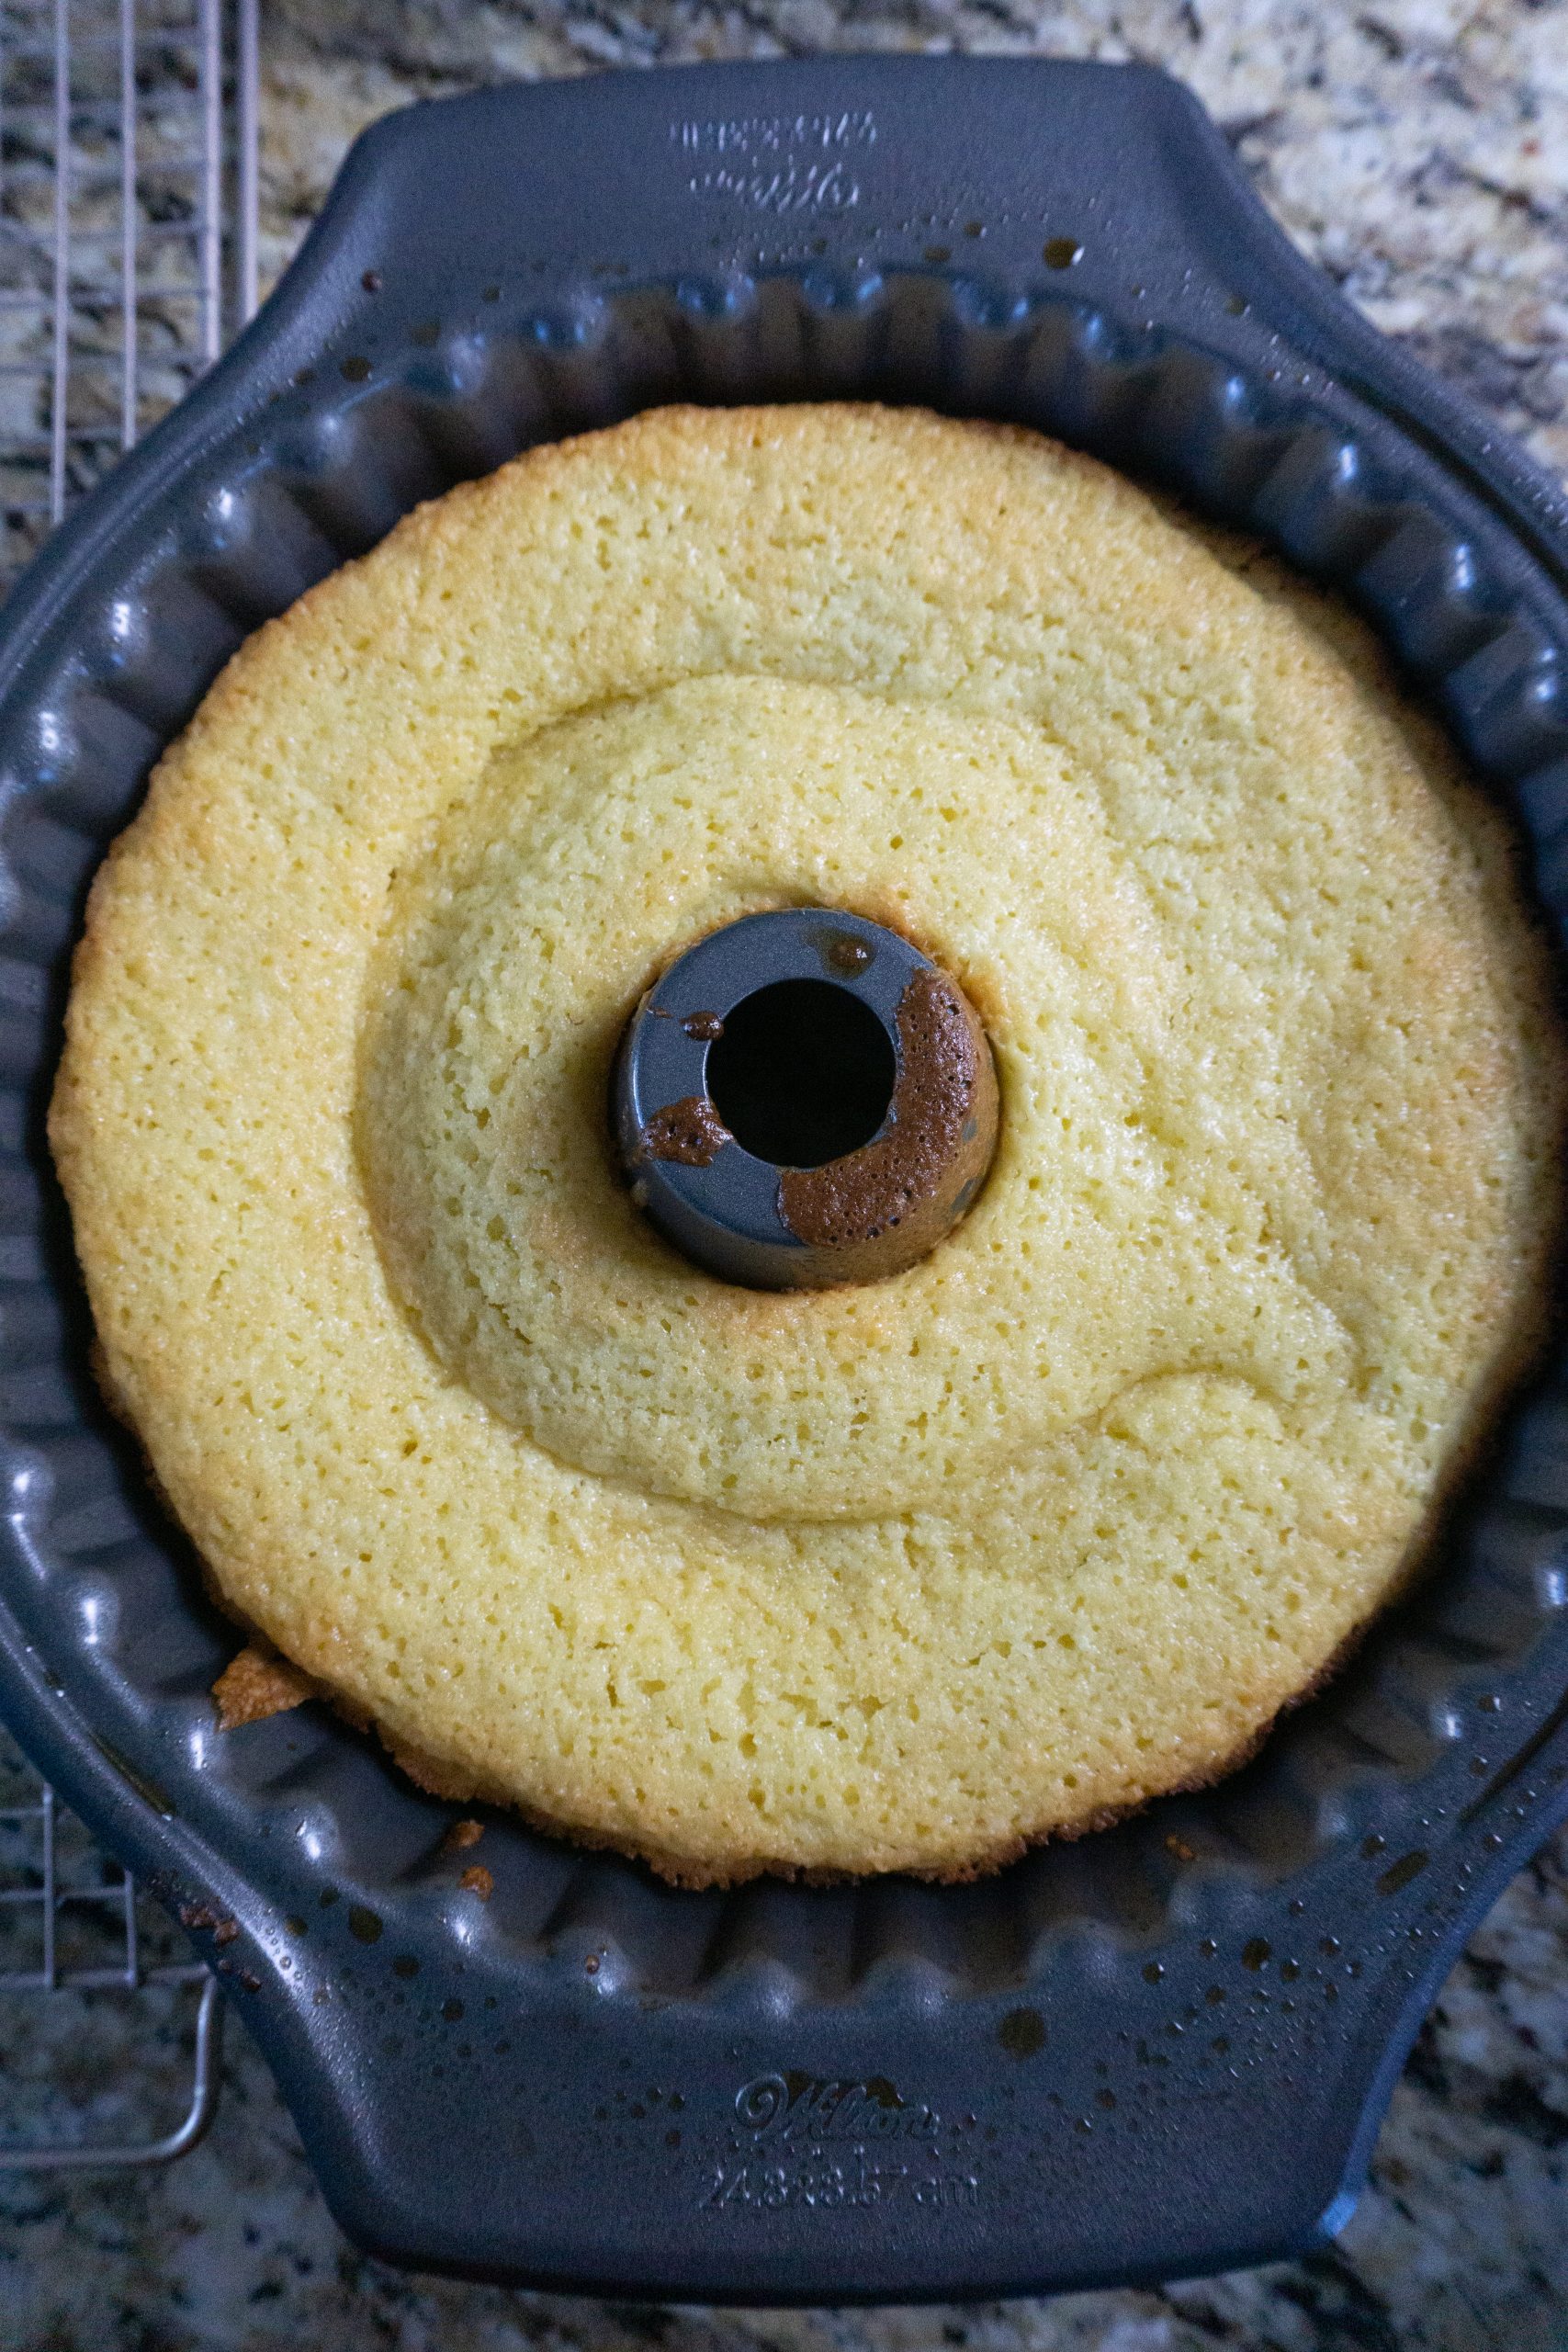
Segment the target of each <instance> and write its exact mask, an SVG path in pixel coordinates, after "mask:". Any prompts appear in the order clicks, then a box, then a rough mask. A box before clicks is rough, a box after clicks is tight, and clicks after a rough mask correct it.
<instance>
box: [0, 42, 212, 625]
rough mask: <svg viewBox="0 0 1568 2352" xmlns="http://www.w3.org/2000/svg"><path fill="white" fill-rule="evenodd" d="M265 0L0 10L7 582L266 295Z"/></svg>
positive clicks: (1, 435)
mask: <svg viewBox="0 0 1568 2352" xmlns="http://www.w3.org/2000/svg"><path fill="white" fill-rule="evenodd" d="M256 6H257V0H0V511H3V537H0V582H9V579H10V578H11V577H13V576H14V575H15V572H16V571H17V570H18V569H19V568H20V565H21V564H22V563H23V562H24V561H25V560H27V558H28V556H29V555H31V554H32V552H33V551H34V549H35V548H36V547H37V546H38V545H39V541H40V540H41V539H42V538H43V537H44V536H45V535H46V534H47V532H48V531H49V530H50V529H51V528H52V526H54V525H55V524H56V523H58V522H59V521H60V520H61V519H62V516H63V515H65V514H66V512H67V511H68V509H69V507H70V506H71V504H72V503H73V500H74V499H75V498H76V497H78V496H79V495H80V494H81V492H83V491H85V490H86V489H88V488H90V487H91V485H92V483H93V482H94V481H96V480H97V479H98V477H99V476H100V475H101V474H102V473H104V472H105V471H106V470H107V468H108V467H109V466H110V465H112V464H113V462H114V460H115V459H116V458H118V456H119V455H120V454H121V452H122V451H124V450H126V449H129V448H130V446H131V444H132V443H133V442H134V441H135V440H137V439H138V437H139V436H140V435H141V434H142V433H143V432H145V431H146V429H147V428H148V426H149V425H150V424H154V423H155V422H156V421H157V419H158V417H160V416H161V415H162V414H163V413H164V411H165V410H166V409H168V408H170V407H172V406H173V404H174V402H175V401H176V400H178V399H179V398H180V396H181V395H182V394H183V393H184V392H186V390H188V389H189V388H190V386H191V384H192V383H194V382H195V380H196V379H197V376H199V375H200V374H201V372H202V370H203V369H204V368H208V367H209V366H210V365H211V363H212V361H213V360H214V359H216V358H217V356H218V355H219V353H220V350H221V349H222V347H223V345H224V343H225V341H226V340H227V339H228V336H229V335H230V334H231V333H232V331H233V330H234V329H235V328H236V327H237V326H238V325H240V324H241V323H242V322H243V320H244V319H246V318H247V317H248V316H249V315H250V312H251V311H253V310H254V307H255V300H256V171H257V139H256V107H257V87H258V84H257V26H256Z"/></svg>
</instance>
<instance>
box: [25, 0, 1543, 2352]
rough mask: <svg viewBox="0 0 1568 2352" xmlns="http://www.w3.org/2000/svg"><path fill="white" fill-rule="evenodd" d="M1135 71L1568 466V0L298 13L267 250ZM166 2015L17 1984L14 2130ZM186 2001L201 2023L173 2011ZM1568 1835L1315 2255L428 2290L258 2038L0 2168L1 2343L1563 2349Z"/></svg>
mask: <svg viewBox="0 0 1568 2352" xmlns="http://www.w3.org/2000/svg"><path fill="white" fill-rule="evenodd" d="M824 48H835V49H849V50H870V49H877V50H887V49H897V50H914V51H919V50H925V51H941V50H945V49H950V48H963V49H968V50H975V51H991V52H993V53H995V52H1001V53H1015V54H1019V55H1059V56H1093V57H1102V58H1122V57H1137V58H1142V59H1145V60H1146V61H1149V62H1156V63H1160V64H1164V65H1166V66H1168V67H1169V68H1170V69H1171V70H1172V71H1174V72H1175V73H1177V74H1179V75H1180V76H1181V77H1182V78H1183V79H1184V80H1186V81H1187V82H1189V83H1190V85H1191V86H1192V87H1193V89H1195V90H1196V92H1197V93H1198V95H1199V96H1201V98H1202V100H1203V101H1204V103H1205V105H1207V106H1208V107H1209V108H1210V110H1211V112H1212V113H1213V115H1214V116H1215V118H1216V119H1218V120H1219V122H1220V123H1221V124H1222V125H1223V126H1224V129H1225V130H1226V133H1227V135H1228V136H1229V137H1230V138H1231V139H1232V141H1233V142H1234V143H1235V146H1236V149H1237V151H1238V153H1240V155H1241V156H1242V158H1243V160H1244V161H1245V163H1246V164H1247V166H1248V167H1249V169H1250V170H1251V171H1252V172H1253V174H1254V175H1255V177H1256V179H1257V182H1258V187H1259V189H1260V191H1261V193H1262V195H1263V197H1264V198H1265V200H1266V201H1267V202H1268V203H1269V206H1270V207H1271V209H1273V210H1274V212H1275V213H1276V215H1277V216H1278V218H1279V219H1280V220H1281V221H1282V222H1283V223H1284V225H1285V227H1286V228H1287V229H1288V230H1289V231H1290V232H1291V233H1292V236H1294V237H1295V238H1296V240H1297V241H1298V243H1300V244H1302V245H1303V248H1304V249H1305V250H1306V251H1307V252H1308V253H1309V254H1311V255H1312V256H1313V257H1314V259H1315V260H1317V261H1318V262H1320V263H1321V264H1322V265H1323V266H1325V268H1327V269H1328V270H1329V271H1330V272H1331V273H1332V274H1333V276H1334V277H1336V279H1337V281H1338V282H1339V284H1340V285H1341V286H1342V287H1343V288H1344V289H1345V291H1346V292H1347V293H1348V295H1349V296H1350V298H1351V299H1352V300H1355V301H1356V302H1358V303H1359V304H1360V305H1361V307H1362V308H1363V309H1364V310H1365V311H1367V312H1368V314H1369V315H1370V316H1371V318H1372V319H1374V320H1375V321H1376V322H1377V323H1378V324H1379V325H1380V326H1382V327H1383V328H1384V329H1385V330H1386V331H1387V332H1389V333H1390V334H1395V335H1398V336H1399V337H1401V338H1402V339H1403V340H1404V341H1406V342H1407V343H1408V344H1409V345H1411V346H1412V348H1414V349H1415V350H1416V351H1418V352H1419V353H1420V354H1421V356H1423V357H1424V358H1425V359H1427V361H1428V362H1429V363H1430V364H1431V365H1432V366H1433V367H1435V368H1438V370H1439V371H1440V372H1441V373H1443V374H1444V375H1446V376H1448V377H1449V378H1450V380H1451V381H1453V382H1455V383H1457V384H1459V385H1460V386H1461V387H1462V388H1463V389H1464V390H1467V391H1468V392H1470V393H1471V394H1472V396H1473V397H1474V398H1475V399H1476V400H1478V401H1480V402H1481V403H1482V404H1483V406H1484V407H1486V408H1487V409H1488V410H1490V411H1491V413H1493V414H1494V415H1495V417H1496V418H1497V419H1498V421H1499V423H1501V424H1503V425H1505V426H1506V428H1507V429H1508V430H1510V431H1511V432H1513V433H1515V434H1517V435H1519V437H1520V438H1521V439H1523V440H1524V442H1525V443H1526V444H1527V446H1528V447H1529V448H1531V449H1532V450H1533V452H1534V453H1535V455H1536V456H1537V458H1540V460H1541V461H1542V462H1543V463H1544V464H1546V465H1547V466H1549V467H1551V468H1553V469H1556V470H1557V471H1559V472H1568V0H1537V4H1536V5H1526V4H1525V0H1512V5H1510V0H1483V4H1482V5H1480V6H1463V5H1461V0H1395V4H1394V5H1387V6H1380V5H1377V0H1372V5H1371V6H1367V7H1365V8H1361V9H1359V10H1358V9H1356V8H1355V7H1353V6H1311V5H1309V0H1224V5H1218V0H1180V5H1168V0H1132V5H1129V6H1122V7H1117V6H1112V5H1110V0H1067V5H1065V6H1060V7H1053V6H1045V5H1041V0H839V5H836V6H835V5H832V0H712V5H708V0H667V5H654V0H641V5H630V4H629V0H590V4H589V5H583V6H568V7H561V6H556V5H554V0H489V5H479V0H272V5H271V6H270V7H269V8H268V9H267V10H266V15H265V48H264V56H265V90H264V141H265V164H264V188H265V219H264V231H265V243H264V251H265V258H266V262H267V264H268V266H269V268H270V269H271V270H276V268H278V267H279V266H281V265H282V263H283V262H284V261H285V260H286V259H287V258H288V254H289V252H290V251H291V250H292V248H293V245H294V244H295V243H296V242H297V241H298V238H299V233H300V232H301V231H302V229H303V227H304V224H305V223H306V221H307V220H309V219H310V215H311V213H312V211H313V210H314V209H315V207H316V206H317V205H318V204H319V202H320V200H321V194H322V192H323V190H324V188H325V187H326V184H327V182H328V180H329V179H330V177H331V175H332V173H333V168H334V167H335V165H336V164H337V162H338V160H339V158H340V157H341V155H342V153H343V151H344V147H345V145H346V144H347V142H348V141H349V139H350V138H351V137H352V135H353V134H354V132H355V130H358V129H359V128H361V127H362V125H363V124H365V123H366V122H367V121H369V120H371V119H373V118H374V117H375V116H377V115H378V114H380V113H382V112H384V111H385V110H386V109H387V108H388V107H392V106H396V105H399V104H401V103H403V102H404V101H406V100H407V99H408V98H409V97H411V96H435V95H439V94H442V93H444V92H447V91H452V90H457V89H464V88H468V87H471V86H473V85H476V84H477V83H480V82H484V81H489V80H492V79H495V78H498V77H502V76H508V75H537V74H561V73H573V72H580V71H584V70H589V69H596V68H601V67H604V66H606V65H631V66H636V65H641V64H647V63H650V62H656V61H666V62H681V61H687V60H695V59H702V58H717V57H731V56H746V57H766V56H774V55H779V54H784V53H796V52H800V51H810V50H815V49H824ZM157 1998H158V2000H159V2001H161V2002H162V2003H163V2004H164V2006H163V2007H161V2008H159V2007H154V2008H153V2009H152V2010H151V2011H150V2010H149V2009H148V2008H147V2007H145V2006H143V2005H141V2004H137V2003H130V2002H118V2001H110V2000H109V1999H108V1998H107V1996H105V1997H104V1998H103V1999H101V2000H100V2001H99V2002H98V2003H97V2004H96V2008H95V2010H94V2013H93V2015H92V2017H91V2018H90V2019H89V2020H88V2021H87V2022H86V2023H84V2018H83V2013H82V2009H81V2007H80V2006H79V2005H77V2004H75V2003H73V2002H72V2001H69V2000H66V1999H64V1998H59V1999H56V2000H53V2001H50V2002H42V2001H39V2000H37V1999H31V2000H29V1999H27V1998H25V1997H24V1996H11V1997H9V1998H8V1999H6V2001H4V2002H3V2003H0V2053H3V2057H4V2070H5V2071H4V2076H3V2079H0V2130H7V2129H17V2128H19V2127H22V2126H25V2125H26V2124H28V2123H30V2122H32V2121H34V2120H37V2119H39V2117H41V2116H43V2115H44V2114H45V2113H46V2111H47V2109H48V2108H49V2104H50V2101H51V2098H52V2097H53V2096H54V2093H55V2090H56V2089H57V2088H58V2087H59V2086H65V2087H66V2088H67V2089H68V2090H69V2091H70V2093H71V2094H72V2095H73V2096H74V2097H80V2098H84V2099H86V2100H89V2101H90V2109H89V2116H88V2120H89V2122H90V2126H91V2128H92V2129H93V2130H94V2131H108V2130H112V2129H115V2128H117V2127H122V2128H125V2129H128V2130H130V2129H134V2128H136V2127H137V2126H138V2125H139V2124H151V2125H152V2126H153V2128H159V2129H161V2128H164V2127H165V2126H166V2125H167V2123H168V2121H169V2120H172V2117H173V2114H174V2113H175V2111H176V2110H177V2108H178V2104H179V2093H180V2086H181V2082H182V2074H181V2068H182V2064H184V2063H185V2061H184V2058H183V2055H182V2049H181V2035H180V2030H179V2020H180V2017H181V2015H182V2014H185V2015H186V2016H188V2009H189V1996H178V1995H170V1996H157ZM181 2002H184V2003H185V2005H186V2006H185V2010H184V2012H182V2011H181V2008H180V2006H179V2005H180V2003H181ZM1565 2152H1568V1838H1563V1839H1560V1840H1558V1841H1556V1842H1554V1843H1553V1844H1551V1845H1550V1846H1549V1847H1548V1848H1547V1849H1545V1850H1544V1852H1543V1853H1542V1854H1541V1855H1540V1857H1539V1859H1538V1860H1537V1861H1536V1863H1535V1865H1534V1866H1533V1868H1532V1869H1531V1870H1529V1871H1527V1872H1525V1873H1524V1875H1523V1876H1522V1877H1521V1878H1520V1879H1519V1880H1518V1881H1517V1883H1515V1885H1514V1886H1513V1887H1512V1888H1511V1889H1510V1890H1509V1892H1508V1893H1507V1894H1506V1895H1505V1897H1504V1898H1503V1900H1502V1902H1501V1903H1500V1904H1499V1905H1498V1906H1497V1908H1496V1909H1495V1912H1494V1913H1493V1915H1492V1917H1491V1918H1490V1919H1489V1920H1488V1921H1487V1923H1486V1924H1485V1926H1484V1927H1483V1928H1482V1929H1481V1930H1480V1931H1479V1932H1478V1934H1477V1935H1476V1936H1475V1938H1474V1939H1473V1940H1472V1944H1471V1947H1470V1950H1469V1951H1468V1952H1467V1953H1466V1955H1465V1957H1464V1958H1463V1959H1462V1960H1461V1962H1460V1964H1459V1966H1458V1967H1457V1968H1456V1969H1455V1971H1454V1973H1453V1974H1452V1975H1451V1977H1450V1980H1449V1983H1448V1985H1446V1986H1445V1988H1444V1991H1443V1993H1442V1996H1441V1997H1440V1999H1439V2002H1438V2007H1437V2008H1436V2009H1435V2011H1434V2013H1433V2015H1432V2018H1431V2019H1430V2020H1429V2022H1428V2024H1427V2027H1426V2029H1425V2030H1424V2031H1423V2033H1422V2035H1421V2038H1420V2041H1418V2043H1417V2045H1416V2050H1415V2052H1413V2054H1412V2057H1411V2060H1410V2063H1409V2064H1408V2065H1407V2067H1406V2069H1405V2073H1404V2080H1403V2081H1402V2083H1401V2084H1400V2086H1399V2087H1398V2089H1397V2091H1396V2093H1395V2096H1394V2099H1393V2107H1392V2109H1391V2110H1390V2113H1389V2116H1388V2119H1387V2121H1386V2123H1385V2125H1384V2128H1383V2131H1382V2138H1381V2141H1380V2143H1379V2147H1378V2154H1377V2160H1376V2163H1375V2165H1374V2168H1373V2176H1372V2182H1371V2188H1369V2190H1368V2192H1367V2194H1366V2196H1365V2197H1364V2198H1363V2199H1362V2201H1361V2204H1360V2207H1359V2210H1358V2211H1357V2213H1356V2215H1355V2216H1354V2218H1353V2220H1352V2221H1351V2222H1350V2223H1349V2224H1348V2227H1347V2229H1346V2230H1345V2232H1344V2233H1343V2234H1342V2236H1341V2238H1340V2239H1339V2241H1338V2243H1337V2245H1335V2246H1334V2247H1333V2248H1332V2249H1331V2250H1329V2251H1325V2253H1323V2254H1321V2255H1319V2256H1315V2257H1314V2258H1313V2259H1311V2260H1309V2261H1306V2262H1302V2263H1294V2264H1290V2265H1281V2266H1277V2267H1271V2268H1269V2269H1267V2270H1260V2271H1252V2272H1248V2273H1246V2274H1238V2275H1236V2276H1233V2277H1228V2278H1216V2279H1209V2280H1205V2281H1202V2282H1198V2283H1189V2284H1185V2285H1179V2286H1174V2287H1171V2288H1168V2289H1167V2290H1163V2291H1161V2292H1143V2291H1140V2292H1127V2293H1120V2294H1100V2295H1089V2296H1076V2297H1071V2298H1067V2299H1066V2300H1063V2301H1055V2302H1052V2303H1012V2304H1008V2305H992V2306H985V2307H981V2308H966V2309H963V2310H955V2309H949V2310H936V2311H882V2312H852V2313H832V2312H806V2313H794V2314H777V2313H728V2314H712V2313H707V2312H697V2311H690V2310H681V2311H660V2310H644V2309H628V2308H625V2307H620V2306H612V2305H605V2304H600V2303H591V2302H585V2301H566V2300H563V2299H559V2298H551V2297H541V2296H533V2295H520V2294H514V2293H509V2292H506V2291H503V2290H498V2289H491V2288H470V2287H460V2286H453V2285H449V2284H446V2283H442V2282H431V2281H428V2280H411V2279H408V2278H403V2277H401V2276H400V2275H399V2274H397V2273H394V2272H391V2271H389V2270H387V2269H385V2268H383V2267H380V2266H378V2265H377V2264H375V2263H371V2262H367V2261H366V2260H364V2259H363V2258H362V2257H360V2256H357V2255H356V2254H355V2253H354V2252H353V2251H352V2250H351V2249H349V2248H348V2247H347V2246H345V2245H344V2242H343V2241H342V2239H341V2238H340V2237H339V2236H338V2234H337V2233H336V2231H335V2230H334V2228H333V2224H332V2223H331V2222H330V2221H329V2220H328V2218H327V2216H326V2213H325V2211H324V2209H323V2206H322V2204H321V2198H320V2196H319V2194H318V2193H317V2191H316V2189H315V2188H314V2185H313V2183H312V2182H311V2180H310V2176H309V2174H308V2172H307V2170H306V2168H305V2165H304V2163H303V2160H302V2158H301V2156H300V2154H299V2146H298V2143H297V2141H296V2139H295V2136H294V2132H293V2129H292V2127H291V2125H290V2123H289V2121H288V2118H287V2116H286V2115H285V2114H284V2112H283V2110H282V2109H281V2107H280V2105H279V2102H278V2100H277V2098H276V2094H275V2092H274V2091H273V2089H272V2086H271V2083H270V2080H269V2079H268V2077H267V2075H266V2073H265V2069H264V2067H263V2066H262V2065H261V2064H260V2062H259V2060H258V2059H257V2058H256V2056H255V2055H254V2052H253V2051H252V2050H251V2048H250V2047H249V2045H248V2043H247V2042H246V2041H245V2040H244V2037H243V2030H232V2029H231V2034H230V2046H229V2059H228V2064H227V2068H226V2081H225V2089H224V2097H223V2101H222V2105H221V2108H220V2114H219V2119H218V2121H217V2124H216V2126H215V2128H214V2130H213V2131H212V2133H211V2135H210V2136H209V2139H208V2140H207V2141H206V2142H205V2143H204V2144H203V2145H202V2146H201V2147H200V2148H198V2149H197V2152H196V2153H195V2154H193V2155H191V2156H189V2157H187V2158H186V2159H185V2160H184V2161H183V2162H182V2163H181V2164H179V2165H175V2166H174V2167H172V2168H171V2169H170V2170H168V2171H166V2172H164V2173H161V2174H154V2175H118V2176H98V2177H81V2178H79V2179H76V2180H73V2181H64V2182H62V2181H60V2180H50V2179H46V2178H41V2177H38V2178H33V2179H31V2180H17V2179H10V2180H5V2179H0V2346H4V2347H6V2352H262V2347H271V2346H281V2345H285V2344H288V2345H295V2346H308V2347H310V2352H359V2348H360V2347H362V2346H363V2347H370V2346H378V2347H384V2346H393V2347H397V2352H518V2347H523V2346H529V2347H539V2352H557V2347H560V2352H567V2347H576V2346H582V2347H584V2352H618V2347H621V2346H627V2347H634V2346H635V2347H641V2346H648V2345H649V2344H654V2345H659V2346H666V2347H669V2352H747V2348H748V2347H752V2346H755V2347H758V2352H771V2347H774V2346H777V2347H781V2352H782V2348H783V2347H788V2352H928V2347H930V2352H946V2347H950V2346H956V2347H960V2348H961V2352H962V2347H965V2346H968V2347H973V2352H1014V2347H1016V2348H1017V2352H1068V2348H1069V2347H1071V2352H1201V2347H1213V2346H1226V2347H1236V2348H1237V2352H1394V2347H1399V2352H1404V2347H1406V2346H1409V2347H1430V2352H1483V2347H1493V2346H1495V2347H1499V2352H1557V2347H1562V2346H1568V2177H1565V2176H1568V2163H1565Z"/></svg>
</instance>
